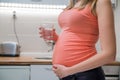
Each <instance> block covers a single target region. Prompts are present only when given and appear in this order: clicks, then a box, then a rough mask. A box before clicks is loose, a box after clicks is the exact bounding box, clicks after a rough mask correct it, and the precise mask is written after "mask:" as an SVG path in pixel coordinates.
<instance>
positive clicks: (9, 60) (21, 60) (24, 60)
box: [0, 57, 52, 65]
mask: <svg viewBox="0 0 120 80" xmlns="http://www.w3.org/2000/svg"><path fill="white" fill-rule="evenodd" d="M31 64H52V59H44V58H43V59H42V58H35V57H0V65H31Z"/></svg>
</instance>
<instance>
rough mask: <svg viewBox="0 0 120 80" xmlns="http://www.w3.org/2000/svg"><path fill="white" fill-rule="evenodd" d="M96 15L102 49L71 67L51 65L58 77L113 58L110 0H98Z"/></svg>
mask: <svg viewBox="0 0 120 80" xmlns="http://www.w3.org/2000/svg"><path fill="white" fill-rule="evenodd" d="M96 6H97V7H96V14H97V17H98V25H99V37H100V43H101V47H102V50H101V52H100V53H98V54H96V55H95V56H93V57H91V58H89V59H87V60H85V61H83V62H81V63H79V64H76V65H74V66H72V67H65V66H62V65H53V67H55V68H53V70H54V72H55V73H56V74H57V75H58V76H59V77H60V78H62V77H65V76H68V75H71V74H74V73H77V72H83V71H86V70H90V69H93V68H96V67H99V66H102V65H104V64H107V63H110V62H112V61H114V60H115V55H116V40H115V31H114V17H113V11H112V5H111V2H110V0H98V2H97V5H96Z"/></svg>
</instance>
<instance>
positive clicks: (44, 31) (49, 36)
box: [39, 24, 55, 47]
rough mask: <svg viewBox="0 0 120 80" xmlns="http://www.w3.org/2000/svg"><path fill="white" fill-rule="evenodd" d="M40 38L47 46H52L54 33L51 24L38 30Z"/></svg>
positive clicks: (43, 25) (44, 25)
mask: <svg viewBox="0 0 120 80" xmlns="http://www.w3.org/2000/svg"><path fill="white" fill-rule="evenodd" d="M39 30H40V32H39V34H40V37H42V38H43V39H44V41H45V42H46V43H47V45H48V46H52V47H53V44H54V39H53V38H54V33H55V28H54V25H53V24H42V25H41V26H40V28H39Z"/></svg>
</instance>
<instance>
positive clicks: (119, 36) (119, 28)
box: [114, 0, 120, 61]
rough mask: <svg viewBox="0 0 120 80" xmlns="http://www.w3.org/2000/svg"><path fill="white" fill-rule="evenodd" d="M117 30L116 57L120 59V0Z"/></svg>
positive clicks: (116, 10)
mask: <svg viewBox="0 0 120 80" xmlns="http://www.w3.org/2000/svg"><path fill="white" fill-rule="evenodd" d="M114 15H115V30H116V40H117V56H116V59H117V60H118V61H120V0H118V4H117V8H116V9H115V13H114Z"/></svg>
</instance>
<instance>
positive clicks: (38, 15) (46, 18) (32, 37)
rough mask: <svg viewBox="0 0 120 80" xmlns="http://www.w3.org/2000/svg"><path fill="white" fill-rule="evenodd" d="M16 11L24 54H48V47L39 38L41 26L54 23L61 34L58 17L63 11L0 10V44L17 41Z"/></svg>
mask: <svg viewBox="0 0 120 80" xmlns="http://www.w3.org/2000/svg"><path fill="white" fill-rule="evenodd" d="M14 10H15V11H16V22H15V24H16V32H17V35H18V37H19V40H20V45H21V51H22V52H46V51H47V50H48V49H49V48H50V47H48V46H47V45H46V44H45V42H44V40H43V39H42V38H40V37H39V34H38V33H39V30H38V28H39V26H40V25H41V24H43V23H53V24H54V25H55V28H56V31H57V33H58V34H59V32H60V29H59V27H58V23H57V17H58V15H59V13H60V12H61V10H37V9H31V10H30V9H19V8H12V9H11V8H9V9H8V8H0V42H3V41H16V38H15V35H14V31H13V11H14Z"/></svg>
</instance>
